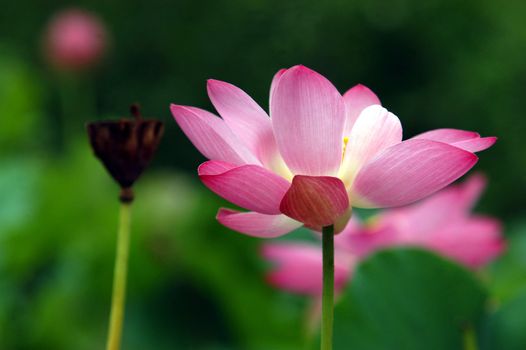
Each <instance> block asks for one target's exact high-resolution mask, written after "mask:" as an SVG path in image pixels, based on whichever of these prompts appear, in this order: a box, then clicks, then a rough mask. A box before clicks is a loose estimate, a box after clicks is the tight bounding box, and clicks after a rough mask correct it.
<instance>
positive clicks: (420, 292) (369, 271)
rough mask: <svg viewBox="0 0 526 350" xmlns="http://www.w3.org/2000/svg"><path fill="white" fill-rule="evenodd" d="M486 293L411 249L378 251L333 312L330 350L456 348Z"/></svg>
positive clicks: (458, 271)
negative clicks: (333, 324)
mask: <svg viewBox="0 0 526 350" xmlns="http://www.w3.org/2000/svg"><path fill="white" fill-rule="evenodd" d="M485 298H486V293H485V291H484V289H483V288H482V287H481V285H480V284H479V282H478V281H477V280H476V279H475V278H474V277H473V276H472V274H471V273H470V272H468V271H467V270H465V269H463V268H462V267H460V266H458V265H456V264H454V263H452V262H450V261H447V260H445V259H443V258H440V257H438V256H436V255H434V254H432V253H430V252H426V251H423V250H419V249H414V248H402V249H393V250H386V251H381V252H379V253H378V254H376V255H374V256H372V257H371V258H369V259H368V260H366V261H365V262H363V263H362V264H361V265H360V266H359V267H358V269H357V271H356V272H355V274H354V276H353V279H352V283H351V284H350V286H349V287H348V288H347V290H346V291H345V295H343V298H342V301H341V303H340V304H339V305H337V306H336V310H335V330H334V331H335V339H334V340H335V349H360V350H377V349H385V350H396V349H400V350H412V349H414V350H421V349H426V350H433V349H437V350H443V349H448V350H452V349H462V343H463V329H465V328H466V327H471V326H472V325H474V324H476V323H477V320H478V317H479V315H480V314H481V313H482V309H483V305H484V300H485Z"/></svg>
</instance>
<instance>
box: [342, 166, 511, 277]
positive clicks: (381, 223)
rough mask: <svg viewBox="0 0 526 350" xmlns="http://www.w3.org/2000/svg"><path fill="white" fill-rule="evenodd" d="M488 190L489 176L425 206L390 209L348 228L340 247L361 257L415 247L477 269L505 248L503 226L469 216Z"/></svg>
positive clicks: (449, 191) (453, 189)
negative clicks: (404, 246) (483, 192)
mask: <svg viewBox="0 0 526 350" xmlns="http://www.w3.org/2000/svg"><path fill="white" fill-rule="evenodd" d="M485 186H486V181H485V178H484V177H483V176H482V175H479V174H477V175H474V176H472V177H470V178H469V179H468V180H467V181H466V182H464V183H462V184H460V185H454V186H450V187H448V188H446V189H444V190H442V191H440V192H438V193H437V194H435V195H433V196H431V197H429V198H427V199H424V200H422V201H421V202H418V203H415V204H412V205H410V206H407V207H403V208H395V209H390V210H387V211H385V212H383V213H381V214H379V215H378V216H377V217H376V218H374V219H373V221H372V223H370V224H365V225H362V226H361V227H357V225H356V224H354V226H351V225H349V226H348V227H347V228H346V229H345V230H344V232H342V233H341V234H340V235H338V236H337V237H336V245H337V246H338V247H340V248H343V249H347V250H348V251H350V252H352V253H353V254H356V255H357V256H359V257H364V256H366V255H368V254H370V253H372V252H374V251H375V250H377V249H380V248H384V247H388V246H395V245H417V246H421V247H424V248H428V249H430V250H433V251H436V252H438V253H440V254H443V255H444V256H447V257H449V258H452V259H454V260H456V261H458V262H460V263H462V264H464V265H466V266H469V267H472V268H478V267H480V266H482V265H484V264H486V263H488V262H489V261H490V260H492V259H494V258H495V257H496V256H498V255H499V254H501V253H502V251H503V249H504V248H505V242H504V239H503V237H502V228H501V224H500V222H499V221H498V220H497V219H494V218H491V217H485V216H480V215H472V214H471V210H472V208H473V206H474V205H475V203H476V202H477V200H478V198H479V197H480V195H481V193H482V191H483V190H484V188H485ZM355 222H356V220H355V221H354V223H355Z"/></svg>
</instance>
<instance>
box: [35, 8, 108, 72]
mask: <svg viewBox="0 0 526 350" xmlns="http://www.w3.org/2000/svg"><path fill="white" fill-rule="evenodd" d="M106 46H107V32H106V29H105V27H104V25H103V23H102V22H101V21H100V19H99V18H97V17H96V16H95V15H93V14H92V13H90V12H87V11H85V10H81V9H68V10H64V11H62V12H59V13H58V14H56V15H55V16H54V17H53V18H52V19H51V21H50V22H49V25H48V27H47V30H46V34H45V38H44V52H45V55H46V58H47V60H48V61H49V62H50V63H51V65H52V66H53V67H55V68H56V69H58V70H61V71H81V70H85V69H88V68H91V67H93V66H94V65H96V64H97V63H98V62H99V61H100V59H101V58H102V56H103V54H104V51H105V49H106Z"/></svg>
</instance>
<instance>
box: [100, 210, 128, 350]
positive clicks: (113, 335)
mask: <svg viewBox="0 0 526 350" xmlns="http://www.w3.org/2000/svg"><path fill="white" fill-rule="evenodd" d="M130 218H131V203H121V208H120V215H119V232H118V235H117V256H116V258H115V269H114V272H113V273H114V275H113V295H112V299H111V313H110V325H109V331H108V343H107V346H106V349H107V350H119V349H120V346H121V335H122V324H123V320H124V303H125V299H126V274H127V271H128V254H129V247H130Z"/></svg>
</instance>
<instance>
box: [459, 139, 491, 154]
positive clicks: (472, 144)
mask: <svg viewBox="0 0 526 350" xmlns="http://www.w3.org/2000/svg"><path fill="white" fill-rule="evenodd" d="M495 142H497V138H496V137H495V136H490V137H479V138H475V139H471V140H465V141H459V142H455V143H452V145H453V146H455V147H458V148H462V149H464V150H466V151H469V152H473V153H475V152H480V151H484V150H485V149H488V148H490V147H491V146H493V145H494V144H495Z"/></svg>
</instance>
